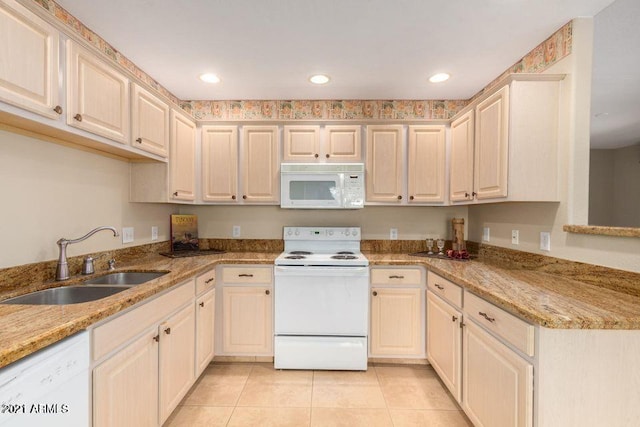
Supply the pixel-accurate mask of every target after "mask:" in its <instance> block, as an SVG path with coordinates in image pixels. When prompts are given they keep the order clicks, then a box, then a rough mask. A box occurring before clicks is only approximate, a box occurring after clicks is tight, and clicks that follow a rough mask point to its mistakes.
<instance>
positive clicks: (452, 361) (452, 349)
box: [427, 291, 462, 403]
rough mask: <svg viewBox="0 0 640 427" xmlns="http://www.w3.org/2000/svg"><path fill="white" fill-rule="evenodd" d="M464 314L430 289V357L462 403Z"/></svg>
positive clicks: (453, 393)
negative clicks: (462, 326)
mask: <svg viewBox="0 0 640 427" xmlns="http://www.w3.org/2000/svg"><path fill="white" fill-rule="evenodd" d="M461 323H462V313H460V312H459V311H458V310H456V309H455V308H453V307H452V306H450V305H449V304H447V303H446V302H444V301H443V300H442V299H441V298H440V297H438V296H436V295H434V294H433V293H432V292H430V291H427V358H428V359H429V362H430V363H431V365H432V366H433V368H434V369H435V370H436V372H437V373H438V375H439V376H440V379H441V380H442V382H443V383H445V385H446V386H447V388H448V389H449V391H450V392H451V394H452V395H453V397H455V398H456V400H457V401H458V403H459V402H461V399H462V387H461V381H462V378H461V373H462V351H461V350H462V329H461V328H460V324H461Z"/></svg>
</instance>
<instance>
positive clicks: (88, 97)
mask: <svg viewBox="0 0 640 427" xmlns="http://www.w3.org/2000/svg"><path fill="white" fill-rule="evenodd" d="M129 117H130V114H129V79H127V77H126V76H125V75H124V74H122V73H120V72H118V71H117V70H116V69H114V68H113V67H111V66H109V65H107V64H106V63H104V62H103V61H102V60H100V59H98V58H97V57H96V56H95V55H93V54H92V53H90V52H89V51H87V50H86V49H84V48H82V47H80V45H78V44H77V43H75V42H74V41H72V40H68V41H67V124H68V125H70V126H73V127H76V128H79V129H82V130H86V131H88V132H91V133H94V134H96V135H100V136H104V137H106V138H109V139H112V140H114V141H117V142H121V143H124V144H127V143H128V142H129V128H130V122H129Z"/></svg>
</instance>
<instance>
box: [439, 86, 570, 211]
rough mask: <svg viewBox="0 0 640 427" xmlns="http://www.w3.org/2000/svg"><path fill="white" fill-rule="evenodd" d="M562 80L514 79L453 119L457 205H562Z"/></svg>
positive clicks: (453, 177)
mask: <svg viewBox="0 0 640 427" xmlns="http://www.w3.org/2000/svg"><path fill="white" fill-rule="evenodd" d="M563 77H564V76H562V75H548V74H545V75H536V76H531V75H518V74H515V75H511V76H509V77H508V78H507V79H506V80H505V81H504V82H502V84H498V86H497V87H498V89H496V90H495V91H492V92H489V93H488V94H487V95H484V96H482V97H480V98H479V99H478V100H477V101H475V102H474V103H473V104H471V105H470V106H469V107H467V109H465V110H463V111H462V112H461V113H460V115H459V116H457V117H455V118H454V120H453V122H452V124H451V160H450V168H449V173H450V183H451V184H450V199H451V201H452V202H454V203H469V202H471V203H484V202H500V201H525V202H533V201H540V202H544V201H559V193H558V148H557V141H558V111H559V94H560V80H561V79H562V78H563ZM471 141H473V143H472V142H471ZM472 144H473V148H471V147H472ZM472 153H473V154H472ZM471 155H473V167H471V164H470V156H471ZM471 169H472V170H473V172H472V175H471V176H472V178H471V177H470V174H471V172H470V170H471Z"/></svg>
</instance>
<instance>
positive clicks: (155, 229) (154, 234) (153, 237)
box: [151, 225, 158, 240]
mask: <svg viewBox="0 0 640 427" xmlns="http://www.w3.org/2000/svg"><path fill="white" fill-rule="evenodd" d="M151 240H158V227H156V226H155V225H154V226H153V227H151Z"/></svg>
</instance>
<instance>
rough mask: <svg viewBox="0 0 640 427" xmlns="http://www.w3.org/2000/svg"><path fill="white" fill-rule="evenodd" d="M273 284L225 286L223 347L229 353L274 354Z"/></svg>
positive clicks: (223, 292)
mask: <svg viewBox="0 0 640 427" xmlns="http://www.w3.org/2000/svg"><path fill="white" fill-rule="evenodd" d="M271 293H272V289H271V287H270V286H225V287H224V288H223V291H222V298H223V308H222V314H223V321H222V323H223V337H222V348H223V352H224V353H225V354H237V355H264V356H271V355H273V308H272V307H273V299H272V295H271Z"/></svg>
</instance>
